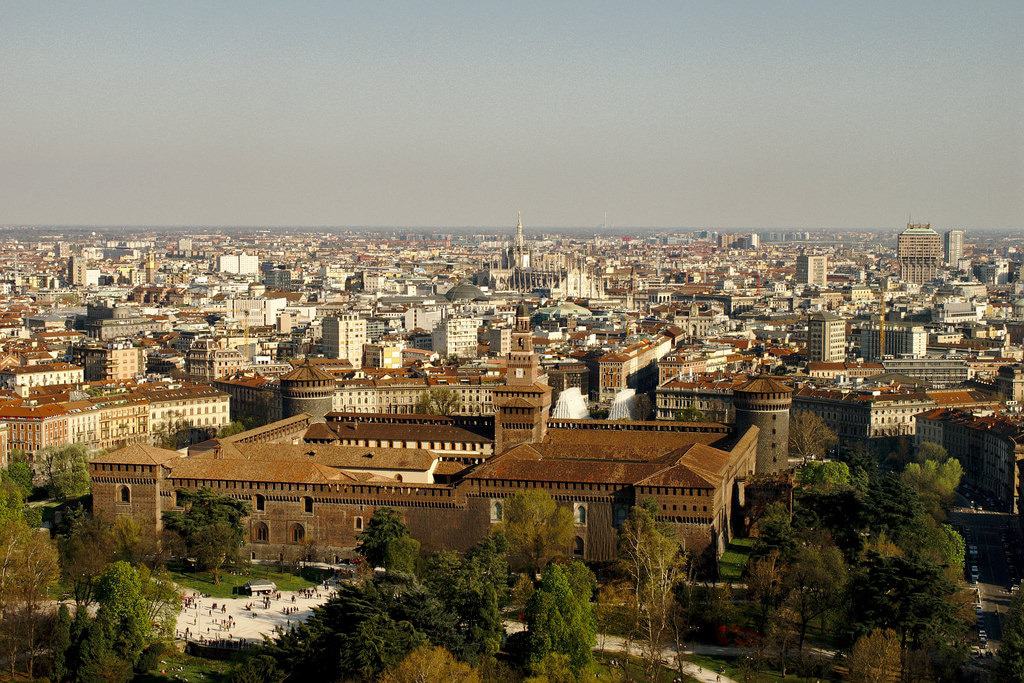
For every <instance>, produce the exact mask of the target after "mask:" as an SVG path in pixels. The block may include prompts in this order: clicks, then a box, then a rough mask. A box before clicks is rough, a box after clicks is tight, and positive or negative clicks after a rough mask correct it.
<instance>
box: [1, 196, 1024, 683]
mask: <svg viewBox="0 0 1024 683" xmlns="http://www.w3.org/2000/svg"><path fill="white" fill-rule="evenodd" d="M1022 268H1024V239H1022V238H1021V236H1020V235H1019V233H1018V234H1013V233H1003V234H1000V233H997V232H970V231H966V230H963V229H959V228H947V229H939V230H936V229H934V228H933V227H932V226H930V225H928V224H916V223H915V224H908V225H907V226H906V227H905V228H904V229H902V230H898V231H897V230H877V231H856V232H853V231H832V230H754V231H744V232H740V231H731V230H713V229H675V230H650V229H638V230H628V231H627V230H614V229H603V230H602V229H601V228H597V229H592V230H591V231H590V233H589V234H588V233H587V232H586V231H584V230H577V231H564V230H562V231H558V230H533V229H531V228H529V227H528V226H527V225H526V224H524V219H523V217H522V215H520V216H519V217H518V219H517V221H516V223H515V224H514V225H512V224H511V222H510V225H509V227H508V228H507V229H505V230H495V229H486V230H471V229H463V230H459V231H454V230H449V231H445V230H443V229H442V230H425V229H418V230H412V229H409V230H400V229H392V230H374V231H371V230H368V229H362V230H354V229H340V228H339V229H331V230H327V229H321V230H308V229H205V228H180V229H173V230H170V229H143V228H138V229H133V228H64V229H53V228H45V227H39V228H18V227H9V228H8V229H7V232H6V234H5V238H4V240H3V246H2V250H0V269H2V279H0V290H2V299H0V310H2V316H0V320H2V323H3V324H2V332H3V338H2V340H0V353H2V369H0V383H2V386H3V394H4V395H3V397H2V402H0V447H2V448H0V453H2V464H3V466H4V467H5V468H6V472H7V474H6V475H5V477H4V482H5V484H4V486H5V496H6V498H5V499H6V500H8V503H9V505H10V506H11V513H12V514H15V515H16V516H17V515H18V510H17V508H18V507H20V506H21V505H23V504H24V505H25V506H26V507H25V509H24V514H23V515H21V516H23V517H24V521H23V522H19V523H18V524H26V525H30V526H32V527H42V528H44V529H47V530H48V532H47V533H46V534H44V537H46V538H49V536H50V535H52V537H53V539H54V541H53V546H52V548H53V549H52V550H45V549H41V548H34V549H33V548H31V547H28V548H26V549H24V550H23V551H22V552H23V553H25V554H24V555H23V556H21V557H22V559H23V560H24V561H25V562H27V563H30V565H29V566H32V564H31V563H41V564H42V565H44V566H43V568H41V569H39V572H38V574H34V575H33V576H31V578H32V580H33V581H35V582H37V583H35V584H34V588H33V589H31V590H30V588H29V587H28V586H25V587H18V586H19V584H18V582H17V581H14V582H12V583H11V592H10V593H9V594H7V595H9V596H10V597H5V603H4V604H5V610H7V611H6V612H5V621H4V622H3V623H4V628H5V630H6V631H7V640H5V642H6V643H8V646H9V647H10V648H12V649H9V650H8V651H7V653H8V654H7V655H6V656H7V657H8V658H9V661H10V664H11V671H12V672H14V673H15V674H17V672H18V671H23V672H25V674H26V675H27V674H28V673H32V674H33V675H38V673H39V672H41V671H49V672H50V674H48V675H52V676H54V677H55V678H61V677H62V676H60V675H57V674H58V672H60V671H64V674H63V677H70V678H75V677H76V676H77V677H78V678H77V680H98V679H101V678H102V679H104V680H108V679H124V678H125V677H127V676H128V672H129V671H130V670H131V669H132V668H133V667H134V669H135V670H136V671H140V672H141V673H143V674H145V672H146V671H148V670H149V668H150V667H151V668H153V669H156V668H162V665H161V664H160V663H159V662H162V661H165V659H163V658H165V657H167V656H168V655H167V654H166V652H167V651H166V650H165V649H161V648H162V647H163V648H165V647H167V646H166V645H162V643H164V642H176V643H177V644H178V645H179V647H180V648H183V649H184V652H185V653H187V656H189V657H192V658H193V660H195V661H209V662H212V663H216V664H217V667H214V668H213V669H212V670H211V671H209V672H207V674H205V675H208V676H225V677H227V678H228V679H230V680H280V677H281V676H285V677H287V678H289V679H291V678H292V677H293V676H298V675H302V674H303V673H308V674H310V675H317V676H326V678H327V679H334V678H339V679H347V678H351V677H356V678H376V677H378V676H383V679H386V680H412V679H407V678H402V676H404V675H406V674H404V673H402V672H403V671H406V670H407V669H409V667H412V668H413V670H415V669H419V668H421V667H424V666H448V667H455V668H454V669H452V671H454V672H455V673H448V674H439V676H440V677H441V678H444V677H446V676H454V677H456V678H459V677H460V676H462V677H473V676H476V677H483V678H486V679H488V680H490V679H493V680H499V679H500V680H509V678H510V677H513V678H514V677H515V676H516V675H517V674H516V673H515V672H516V670H517V669H519V668H520V667H524V668H525V669H526V670H527V671H530V672H532V675H534V676H535V677H537V676H547V677H548V679H549V680H564V676H569V677H570V678H577V677H580V676H594V675H598V676H599V677H600V676H604V677H614V676H620V677H626V678H640V679H644V678H659V677H662V676H665V675H669V672H675V674H674V675H673V676H670V677H674V676H682V677H684V678H686V679H695V680H710V678H709V677H711V676H713V677H715V680H762V679H761V678H758V676H763V675H767V673H768V672H776V674H774V675H779V674H780V672H787V673H795V675H798V676H804V677H812V676H813V677H818V678H822V677H825V678H827V677H830V676H843V677H848V678H850V679H852V680H888V679H887V678H886V677H887V676H889V675H890V674H889V673H886V672H887V671H888V672H890V673H892V675H905V676H909V677H910V680H924V679H931V678H942V679H945V678H947V677H949V676H951V675H956V676H961V677H963V676H971V675H973V676H975V677H978V676H981V677H984V676H990V675H995V674H994V673H993V672H995V671H997V670H1004V669H1000V667H1005V666H1012V665H1015V664H1013V661H1010V660H1007V661H1004V659H1003V655H998V656H996V657H993V655H994V654H998V653H999V649H1000V645H1001V644H1003V643H1004V640H1005V638H1008V637H1009V638H1019V637H1021V634H1024V631H1020V630H1019V629H1020V628H1021V616H1020V604H1019V602H1018V601H1016V598H1015V595H1016V593H1017V586H1018V583H1019V580H1020V570H1019V569H1018V567H1021V566H1022V565H1021V558H1020V556H1019V539H1020V526H1021V525H1020V514H1021V507H1020V481H1021V477H1020V468H1021V463H1022V462H1024V412H1022V409H1021V406H1022V405H1024V403H1022V401H1024V278H1022V277H1021V272H1022ZM19 501H27V502H26V503H22V502H19ZM21 542H24V543H30V538H29V537H27V536H26V537H24V538H22V541H21ZM42 542H43V541H39V540H36V541H31V543H42ZM45 542H46V543H47V544H49V543H50V541H49V540H47V541H45ZM48 554H49V555H50V557H48V556H47V555H48ZM117 572H122V573H125V572H126V573H127V574H128V575H129V578H130V577H131V576H134V577H135V578H134V580H135V582H136V584H138V582H139V581H143V582H144V583H142V584H141V585H136V587H135V590H136V591H139V590H141V592H140V593H139V596H138V598H139V604H140V606H145V607H146V608H147V610H148V611H146V614H147V615H148V616H147V620H149V621H150V623H151V625H149V626H147V627H145V628H142V626H143V625H141V624H136V625H135V628H138V629H139V631H140V632H139V633H136V634H135V636H134V637H136V638H137V640H135V641H133V642H132V643H130V644H129V643H121V644H119V645H116V646H115V645H113V644H107V645H106V646H105V647H109V648H112V649H110V650H109V651H107V652H104V653H99V654H97V653H95V652H93V651H92V650H90V649H89V647H87V645H89V644H90V643H91V641H92V640H93V639H94V638H99V636H98V635H95V634H94V633H93V631H94V630H95V629H97V628H99V627H98V626H97V625H96V624H99V623H100V620H101V617H104V615H106V617H109V618H111V619H115V622H113V623H114V624H115V625H116V628H115V629H114V633H117V632H118V631H120V630H121V629H124V628H128V625H127V624H126V623H121V622H119V621H117V620H121V619H129V615H127V614H120V613H118V610H119V609H120V607H115V605H113V604H107V603H105V602H104V601H103V600H104V598H103V595H104V590H107V589H105V588H104V586H106V585H107V584H108V583H109V582H114V583H116V582H117V581H128V584H131V583H132V582H131V580H129V579H125V577H124V576H118V575H117ZM595 576H596V577H597V579H596V582H595V578H594V577H595ZM140 577H141V578H140ZM588 577H589V578H588ZM565 581H568V582H569V585H570V586H571V587H572V590H570V591H569V593H566V594H560V593H559V590H561V589H559V588H558V585H561V584H560V583H559V582H562V583H564V582H565ZM580 581H583V584H579V582H580ZM381 582H383V585H386V586H387V587H388V588H387V589H386V590H385V589H384V588H382V587H381V586H378V585H377V584H380V583H381ZM535 582H537V583H536V584H535ZM549 584H550V585H549ZM455 586H460V588H455ZM581 586H589V587H586V588H581ZM286 589H290V590H286ZM32 590H34V591H36V592H35V593H33V592H32ZM63 590H66V591H68V593H67V594H66V596H67V600H68V602H66V603H65V605H64V606H63V607H62V609H61V610H60V615H59V616H58V617H57V618H58V622H57V624H56V625H49V626H48V625H46V622H48V620H49V619H52V618H54V615H53V612H52V610H48V609H47V607H46V604H45V601H44V600H43V597H44V596H47V595H51V594H53V593H54V592H55V591H56V592H58V593H60V592H61V591H63ZM110 590H113V591H114V593H111V595H120V593H119V591H123V590H129V588H127V587H125V586H121V587H119V588H117V589H116V590H115V589H114V588H110ZM22 591H27V592H22ZM291 591H296V592H295V593H293V594H294V595H297V596H298V598H294V599H293V598H292V597H290V596H289V595H288V593H290V592H291ZM380 591H384V593H381V592H380ZM481 591H483V592H482V593H481ZM545 591H551V595H548V596H546V597H544V598H543V599H541V596H542V594H544V592H545ZM153 593H155V595H154V594H153ZM237 593H245V595H244V596H241V597H240V596H238V595H237ZM413 595H416V596H420V597H419V598H416V599H420V600H422V599H427V596H430V597H429V599H430V603H429V604H424V605H423V606H422V607H417V608H415V609H423V610H426V612H423V613H418V614H407V613H406V611H407V610H411V609H413V607H411V606H410V604H409V602H408V601H409V600H413V598H412V597H411V596H413ZM370 596H372V599H373V600H375V601H378V602H380V604H376V603H375V605H376V606H375V607H374V608H373V610H376V611H371V612H372V614H374V615H377V616H376V617H374V619H376V618H377V617H379V618H380V619H382V620H385V621H386V622H387V624H389V625H382V624H380V623H376V622H374V624H373V626H371V625H370V624H369V623H367V624H363V623H362V622H361V621H359V619H357V618H355V617H352V616H351V615H349V616H346V617H345V618H343V619H342V621H341V622H338V623H335V622H333V621H331V617H330V615H331V614H332V610H342V613H345V614H348V613H349V611H350V610H352V609H355V607H354V605H355V604H356V603H360V604H362V603H361V602H360V601H366V600H369V599H370ZM559 596H560V597H559ZM218 598H219V599H218ZM570 598H571V599H570ZM21 600H24V602H20V601H21ZM293 600H294V602H293ZM559 600H563V601H564V600H569V601H570V603H571V602H572V600H576V601H579V600H582V601H583V603H582V605H581V604H576V605H575V606H574V605H572V604H561V603H559ZM353 601H354V602H353ZM552 601H553V602H552ZM928 601H931V602H928ZM97 602H98V604H99V605H100V611H99V612H97V613H96V614H97V616H96V618H95V619H96V620H95V621H94V622H93V625H87V624H83V623H80V622H81V620H83V619H86V620H87V619H88V617H85V616H84V613H82V614H81V616H79V610H80V609H82V608H83V607H86V608H87V607H88V605H90V604H96V603H97ZM214 602H216V603H219V607H218V608H217V609H215V605H214V604H213V603H214ZM414 602H415V601H414ZM228 604H230V605H231V610H232V613H231V615H230V616H229V617H225V616H221V617H220V618H217V613H218V609H219V610H220V611H219V614H221V615H227V614H228V613H227V611H226V610H227V609H228ZM293 605H295V606H293ZM318 605H319V607H318ZM364 607H365V605H364ZM321 610H324V611H321ZM432 610H442V611H444V617H443V619H442V617H441V616H438V615H437V614H433V612H432ZM580 610H582V611H580ZM108 612H109V613H108ZM378 612H379V614H378ZM399 612H400V613H401V614H399ZM311 614H312V615H315V616H313V618H312V621H311V622H310V624H315V625H316V626H315V627H310V626H305V627H302V628H300V629H299V630H295V625H297V624H299V623H301V622H302V621H304V620H305V619H307V618H309V617H310V615H311ZM293 615H294V618H293ZM72 616H73V617H74V618H73V620H72ZM364 616H365V618H367V619H370V614H369V613H368V614H367V615H364ZM106 617H104V618H106ZM61 618H63V619H65V620H67V621H65V622H61V621H60V619H61ZM437 619H442V621H444V620H445V619H447V620H449V621H444V623H447V624H448V627H446V628H451V629H453V630H451V631H446V632H444V633H439V632H438V631H437V629H438V628H440V627H439V626H438V625H437V623H434V622H435V620H437ZM571 619H576V620H580V619H582V621H581V622H580V623H577V624H575V625H574V626H573V627H572V629H571V632H568V633H566V632H561V631H558V630H557V629H556V630H555V631H552V632H550V633H549V632H547V631H546V630H545V629H555V626H554V625H553V622H552V620H555V622H558V623H568V622H566V621H565V620H571ZM26 623H34V624H36V626H34V627H33V628H32V629H31V630H25V629H26V626H25V625H26ZM62 623H63V624H65V625H64V626H63V628H64V629H65V630H66V633H64V635H63V636H60V638H62V639H63V640H60V639H58V641H57V642H68V643H69V645H68V646H67V647H68V650H67V652H65V653H63V654H62V653H60V652H56V651H54V650H53V649H52V647H51V648H48V646H47V643H48V642H53V641H50V640H49V639H50V638H52V637H57V634H58V633H60V632H61V631H60V629H61V624H62ZM406 623H408V624H411V626H408V628H412V629H413V631H412V633H415V634H416V635H415V637H413V635H410V633H408V632H404V631H402V635H401V637H400V638H399V635H398V632H396V631H394V629H399V631H401V630H402V629H401V628H399V625H401V624H406ZM364 627H365V628H374V629H382V630H380V631H379V632H376V631H375V632H374V634H373V638H381V639H383V640H384V642H385V643H386V647H385V646H382V647H385V649H384V650H383V651H379V652H375V653H373V654H370V653H367V652H364V651H363V649H364V647H365V644H364V643H363V639H365V638H370V637H371V636H370V635H368V634H364V633H362V632H361V631H360V629H362V628H364ZM11 628H14V629H16V632H17V635H15V633H12V632H10V629H11ZM402 628H405V626H403V627H402ZM558 628H559V629H560V628H563V627H558ZM75 629H79V631H78V632H77V633H76V634H72V632H73V631H74V630H75ZM353 629H355V630H353ZM1007 631H1009V632H1008V633H1007ZM51 633H52V634H53V635H52V636H51V635H47V634H51ZM339 633H342V634H343V633H349V634H350V636H349V637H351V638H354V640H352V641H351V642H350V643H349V644H348V645H332V646H331V647H339V648H341V650H340V651H339V652H336V653H334V654H326V653H324V652H322V648H323V647H327V646H326V645H323V644H318V643H320V641H321V639H328V640H330V639H331V638H335V637H340V636H339V635H338V634H339ZM1004 633H1005V634H1006V635H1004ZM26 634H29V635H27V636H26ZM282 634H284V635H282ZM332 634H334V635H332ZM353 634H354V635H353ZM265 636H266V637H271V638H274V637H277V638H278V639H279V641H278V642H276V644H271V643H274V642H275V641H268V642H267V644H263V643H264V641H263V640H262V638H263V637H265ZM112 637H114V638H115V640H117V639H118V638H121V636H112ZM164 638H166V639H168V640H167V641H164V640H162V639H164ZM395 638H398V639H399V640H397V641H396V640H394V639H395ZM606 638H611V639H612V640H611V641H610V642H611V644H608V643H605V644H604V645H602V640H603V639H606ZM33 639H34V640H35V642H33ZM346 642H348V641H346ZM416 642H422V643H425V644H429V645H430V646H433V647H436V648H442V650H440V651H439V652H435V651H430V650H423V651H421V650H417V649H416V647H414V643H416ZM1016 642H1017V641H1016V640H1011V644H1012V645H1013V649H1012V650H1011V651H1012V652H1013V654H1012V655H1010V656H1012V657H1018V656H1019V652H1020V651H1019V650H1018V649H1016V647H1017V646H1016ZM74 643H78V645H74ZM347 648H349V649H347ZM353 648H354V649H353ZM580 648H582V650H581V649H580ZM591 648H595V649H596V652H597V655H596V657H597V658H596V659H595V655H594V654H592V653H591ZM26 649H27V650H28V651H31V652H37V651H38V652H39V656H38V657H37V658H35V659H34V661H33V659H29V660H28V661H26V660H25V658H24V656H21V655H19V654H17V653H18V652H19V651H20V652H24V651H25V650H26ZM890 649H891V651H892V653H893V656H892V657H891V658H888V657H887V655H886V653H887V652H889V651H890ZM413 651H415V653H414V654H415V656H414V655H413V654H409V657H410V658H412V659H410V660H406V659H403V657H404V656H405V654H406V653H410V652H413ZM668 652H672V654H671V655H668V654H666V653H668ZM676 652H678V653H680V654H679V655H678V656H677V655H676V654H675V653H676ZM239 653H241V655H242V656H239ZM300 653H302V654H300ZM441 655H444V656H445V657H448V658H451V657H455V658H456V659H457V660H458V661H456V659H453V660H452V661H450V662H444V661H441V662H440V663H439V662H438V661H436V660H438V658H440V657H441ZM626 655H629V656H628V657H627V656H626ZM325 656H326V659H325V658H324V657H325ZM62 658H63V659H62ZM203 658H208V659H203ZM296 658H297V659H296ZM442 659H443V658H442ZM229 662H235V663H234V664H231V665H230V666H229V665H228V664H227V663H229ZM1017 662H1018V663H1019V660H1017ZM50 667H52V668H50ZM62 667H63V668H62ZM140 667H141V668H140ZM218 667H219V668H218ZM232 667H233V668H232ZM459 667H463V668H464V670H463V669H460V668H459ZM471 667H472V668H471ZM108 669H109V670H108ZM72 671H77V672H79V673H77V674H72V673H71V672H72ZM459 671H461V672H462V673H459ZM597 672H600V673H597ZM661 672H666V673H661ZM880 672H881V673H880ZM389 676H390V677H391V678H388V677H389ZM459 679H460V680H461V678H459ZM466 679H467V680H468V678H466ZM893 680H895V678H894V679H893Z"/></svg>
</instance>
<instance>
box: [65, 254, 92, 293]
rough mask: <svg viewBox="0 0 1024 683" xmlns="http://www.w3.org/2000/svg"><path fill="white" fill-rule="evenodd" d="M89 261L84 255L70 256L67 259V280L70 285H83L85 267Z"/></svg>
mask: <svg viewBox="0 0 1024 683" xmlns="http://www.w3.org/2000/svg"><path fill="white" fill-rule="evenodd" d="M88 266H89V263H88V261H86V260H85V257H84V256H72V257H70V258H69V259H68V282H70V283H71V286H72V287H84V286H85V279H86V273H85V271H86V269H87V268H88Z"/></svg>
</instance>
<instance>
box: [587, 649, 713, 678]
mask: <svg viewBox="0 0 1024 683" xmlns="http://www.w3.org/2000/svg"><path fill="white" fill-rule="evenodd" d="M612 660H616V661H617V662H619V664H617V665H616V666H612V665H611V662H612ZM622 661H623V655H621V654H618V653H611V652H595V653H594V680H595V681H598V682H599V683H615V682H617V681H621V680H623V677H622ZM626 672H627V674H628V676H627V677H626V679H625V680H628V681H644V680H647V674H646V673H645V672H644V667H643V664H642V662H641V661H640V660H639V659H637V658H636V657H628V658H627V659H626ZM678 679H679V674H678V673H677V672H676V671H674V670H672V669H670V668H668V667H667V666H662V667H660V668H659V669H658V674H657V676H656V677H655V679H654V683H672V682H673V681H675V680H678ZM682 680H683V682H684V683H694V682H695V681H696V679H695V678H691V677H690V676H683V678H682Z"/></svg>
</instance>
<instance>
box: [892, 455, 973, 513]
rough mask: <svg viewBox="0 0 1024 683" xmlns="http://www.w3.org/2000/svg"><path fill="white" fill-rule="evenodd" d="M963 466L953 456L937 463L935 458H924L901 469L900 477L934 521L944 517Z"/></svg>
mask: <svg viewBox="0 0 1024 683" xmlns="http://www.w3.org/2000/svg"><path fill="white" fill-rule="evenodd" d="M963 473H964V470H963V467H962V466H961V465H960V461H959V460H957V459H955V458H948V459H947V460H946V461H945V462H942V463H939V462H938V461H936V460H925V461H924V462H923V463H916V462H912V463H910V464H909V465H907V467H906V469H904V470H903V475H902V477H901V479H902V481H903V483H904V484H906V485H907V486H909V487H910V488H912V489H913V490H914V491H915V492H916V493H917V495H918V498H919V499H920V500H921V502H922V503H923V504H924V507H925V510H927V511H928V513H929V514H931V515H932V517H934V518H935V520H936V521H940V522H941V521H943V520H944V519H946V513H947V511H948V510H949V508H950V506H951V505H952V504H953V500H954V499H955V497H956V487H957V486H959V485H960V479H961V478H962V477H963Z"/></svg>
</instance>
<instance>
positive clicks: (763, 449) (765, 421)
mask: <svg viewBox="0 0 1024 683" xmlns="http://www.w3.org/2000/svg"><path fill="white" fill-rule="evenodd" d="M792 405H793V390H792V389H791V388H790V387H788V386H787V385H785V384H783V383H782V382H780V381H779V380H777V379H774V378H772V377H768V376H767V375H761V376H760V377H755V378H754V379H752V380H750V381H749V382H746V383H745V384H741V385H740V386H738V387H736V389H734V390H733V406H734V408H735V409H736V431H737V433H738V434H740V435H742V434H743V433H744V432H746V431H747V429H749V428H750V426H751V425H755V426H756V427H757V428H758V429H759V430H760V432H759V433H758V436H757V465H756V468H755V470H754V471H755V472H756V473H757V474H767V473H771V472H778V471H780V470H784V469H786V468H788V467H789V409H790V407H791V406H792Z"/></svg>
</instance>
